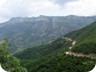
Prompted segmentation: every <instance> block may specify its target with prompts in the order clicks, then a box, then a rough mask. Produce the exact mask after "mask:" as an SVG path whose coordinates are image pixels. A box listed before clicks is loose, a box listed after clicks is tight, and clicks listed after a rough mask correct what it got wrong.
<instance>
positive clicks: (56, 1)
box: [0, 0, 96, 23]
mask: <svg viewBox="0 0 96 72" xmlns="http://www.w3.org/2000/svg"><path fill="white" fill-rule="evenodd" d="M39 15H46V16H67V15H78V16H93V15H96V0H0V23H1V22H5V21H7V20H9V19H10V18H13V17H33V16H39Z"/></svg>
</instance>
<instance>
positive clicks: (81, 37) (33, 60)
mask: <svg viewBox="0 0 96 72" xmlns="http://www.w3.org/2000/svg"><path fill="white" fill-rule="evenodd" d="M74 41H75V43H74ZM39 48H40V49H39ZM15 56H16V57H18V58H20V59H21V64H22V65H23V66H24V67H26V68H27V69H28V71H29V72H88V71H90V70H91V69H92V68H93V67H94V66H95V63H96V22H94V23H92V24H91V25H89V26H87V27H85V28H83V29H80V30H78V31H74V32H71V33H68V34H67V35H64V37H61V38H59V39H57V40H55V41H53V42H51V43H49V44H45V45H42V46H39V47H36V48H30V49H29V50H28V49H27V50H24V51H23V52H20V53H18V54H16V55H15Z"/></svg>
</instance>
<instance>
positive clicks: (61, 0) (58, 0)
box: [50, 0, 77, 5]
mask: <svg viewBox="0 0 96 72" xmlns="http://www.w3.org/2000/svg"><path fill="white" fill-rule="evenodd" d="M50 1H53V2H54V3H56V4H59V5H64V4H66V3H68V2H72V1H77V0H50Z"/></svg>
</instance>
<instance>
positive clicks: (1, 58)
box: [0, 38, 27, 72]
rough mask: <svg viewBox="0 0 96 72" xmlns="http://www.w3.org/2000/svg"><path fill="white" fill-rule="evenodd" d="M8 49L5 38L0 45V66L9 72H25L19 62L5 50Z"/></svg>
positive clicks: (8, 45)
mask: <svg viewBox="0 0 96 72" xmlns="http://www.w3.org/2000/svg"><path fill="white" fill-rule="evenodd" d="M8 47H10V44H9V43H8V40H7V38H4V40H3V41H2V42H1V43H0V64H1V65H2V67H3V68H4V69H5V70H6V71H9V72H27V70H26V69H25V68H23V67H21V65H20V60H19V59H17V58H16V57H14V56H13V55H12V54H10V53H9V51H8V50H7V48H8Z"/></svg>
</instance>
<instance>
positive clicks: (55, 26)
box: [0, 15, 96, 53]
mask: <svg viewBox="0 0 96 72" xmlns="http://www.w3.org/2000/svg"><path fill="white" fill-rule="evenodd" d="M95 20H96V16H92V17H84V16H74V15H69V16H43V15H41V16H39V17H31V18H28V17H25V18H23V17H16V18H12V19H10V20H9V21H7V22H5V23H2V24H0V40H1V39H3V38H4V37H8V39H9V42H10V43H12V45H13V46H12V48H11V49H10V50H11V52H12V53H14V52H18V51H22V50H24V49H26V48H30V47H33V46H38V45H41V44H46V43H47V42H50V40H55V39H57V38H58V37H60V36H63V35H65V34H67V33H69V32H71V31H74V30H78V29H81V28H83V27H85V26H87V25H89V24H90V23H92V22H94V21H95Z"/></svg>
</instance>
